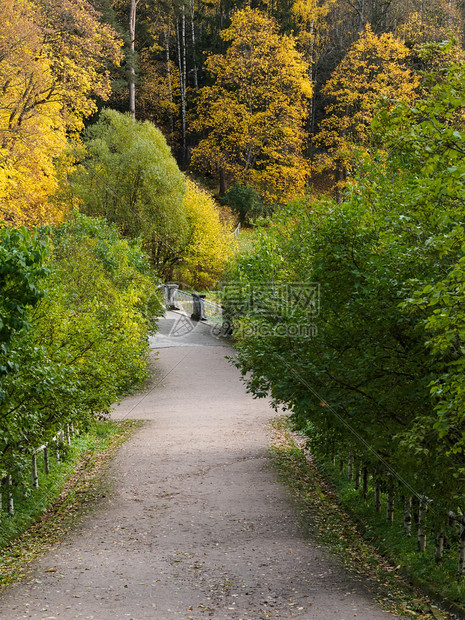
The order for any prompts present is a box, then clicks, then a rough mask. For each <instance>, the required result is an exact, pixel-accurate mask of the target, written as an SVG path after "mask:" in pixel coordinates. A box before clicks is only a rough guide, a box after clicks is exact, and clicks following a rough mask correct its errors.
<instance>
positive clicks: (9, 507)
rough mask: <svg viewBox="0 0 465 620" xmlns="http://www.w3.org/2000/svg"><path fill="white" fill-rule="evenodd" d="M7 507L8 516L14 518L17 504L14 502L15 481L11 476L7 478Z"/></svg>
mask: <svg viewBox="0 0 465 620" xmlns="http://www.w3.org/2000/svg"><path fill="white" fill-rule="evenodd" d="M5 488H6V506H7V510H8V514H9V515H10V517H13V516H14V514H15V503H14V500H13V480H12V478H11V476H7V477H6V484H5Z"/></svg>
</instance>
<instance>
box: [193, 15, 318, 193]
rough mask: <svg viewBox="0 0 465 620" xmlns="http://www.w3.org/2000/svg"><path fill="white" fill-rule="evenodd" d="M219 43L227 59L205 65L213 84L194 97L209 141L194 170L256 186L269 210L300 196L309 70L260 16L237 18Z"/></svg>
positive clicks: (200, 151) (214, 57) (200, 149)
mask: <svg viewBox="0 0 465 620" xmlns="http://www.w3.org/2000/svg"><path fill="white" fill-rule="evenodd" d="M222 38H223V40H224V41H225V42H226V43H228V44H229V45H228V48H227V50H226V52H225V53H224V54H215V55H212V56H210V57H208V58H207V60H206V63H205V66H206V69H207V71H208V72H209V73H210V75H211V77H212V78H213V80H214V83H213V85H212V86H205V87H204V88H203V89H202V90H201V92H200V95H199V97H200V98H199V105H198V108H197V113H198V118H197V120H196V122H195V127H196V128H197V129H198V130H199V131H201V132H202V133H205V134H206V135H205V137H204V138H203V139H201V140H200V142H199V144H198V146H197V147H196V148H195V149H194V151H193V154H192V163H193V165H194V166H196V167H198V168H200V169H202V170H204V171H207V172H211V173H218V174H220V175H222V176H223V177H226V179H228V180H234V181H241V182H244V183H248V184H250V185H252V186H254V187H256V188H257V189H258V190H259V192H260V193H261V195H262V196H263V198H264V200H265V202H267V203H270V202H271V203H272V202H276V201H285V200H287V199H289V198H290V197H292V196H295V195H299V194H301V193H302V192H303V189H304V187H305V182H306V174H307V165H306V162H305V159H304V158H303V156H302V149H303V141H304V132H303V128H304V120H305V116H306V98H308V97H310V96H311V92H312V87H311V84H310V81H309V79H308V74H307V72H308V68H307V66H306V64H305V62H304V61H303V59H302V57H301V55H300V54H299V52H298V51H297V49H296V46H295V42H294V40H293V39H292V38H291V37H289V36H284V35H280V34H279V33H278V27H277V24H276V23H275V22H274V20H272V19H270V18H269V17H267V16H266V15H264V14H263V13H261V12H260V11H257V10H254V9H244V10H242V11H237V12H236V13H235V14H234V16H233V18H232V22H231V25H230V26H229V28H228V29H226V30H225V31H224V32H222Z"/></svg>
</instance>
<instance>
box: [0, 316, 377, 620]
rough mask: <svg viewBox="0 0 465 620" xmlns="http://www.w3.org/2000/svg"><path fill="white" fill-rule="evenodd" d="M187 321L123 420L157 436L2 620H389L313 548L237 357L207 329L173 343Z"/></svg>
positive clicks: (25, 585)
mask: <svg viewBox="0 0 465 620" xmlns="http://www.w3.org/2000/svg"><path fill="white" fill-rule="evenodd" d="M179 320H182V321H184V323H185V320H184V319H180V315H178V314H176V313H168V317H167V318H166V319H164V320H163V321H162V322H161V323H162V329H161V333H160V334H159V335H157V336H156V337H155V338H154V339H153V342H152V347H153V349H154V351H158V360H156V361H155V363H154V367H155V368H156V372H155V374H154V378H153V382H152V386H151V387H150V388H149V389H148V390H147V391H146V392H144V393H138V394H135V395H133V396H131V397H129V398H126V399H125V400H124V401H123V403H122V404H121V405H120V406H119V407H118V408H116V410H115V412H114V417H116V418H125V417H130V418H134V419H144V420H147V423H146V424H145V425H144V426H143V427H142V428H141V429H139V430H138V431H137V432H136V434H135V435H134V436H133V437H132V438H131V439H130V440H129V441H128V442H127V443H126V444H124V446H123V447H122V448H121V449H120V450H119V451H118V453H117V457H116V458H115V459H114V462H113V464H112V466H111V471H110V473H109V474H108V475H109V476H110V478H111V479H112V480H113V485H112V491H111V493H109V494H108V496H107V497H103V498H102V499H101V500H100V501H99V502H98V504H97V505H96V507H95V509H94V510H93V511H92V512H91V513H90V514H88V515H86V516H85V518H84V520H83V522H82V523H81V524H80V525H78V526H77V527H76V530H75V531H74V532H73V533H72V534H71V535H70V536H69V537H68V539H67V540H66V541H65V542H64V543H62V544H60V545H59V546H57V547H56V548H55V549H53V550H51V551H50V552H49V553H48V554H47V555H46V556H44V557H43V558H41V559H40V560H39V561H37V562H36V563H35V565H34V568H33V570H32V572H31V573H29V575H28V577H27V579H26V580H25V581H23V582H22V583H19V584H15V585H13V586H11V587H10V588H8V589H7V590H6V591H4V592H3V593H2V594H1V596H0V618H1V619H2V620H16V619H19V618H34V619H36V620H39V619H40V618H44V619H55V618H59V619H66V620H71V619H74V618H93V619H96V620H119V619H126V618H131V619H133V620H171V619H172V620H177V619H181V618H183V619H185V618H193V619H195V620H198V619H202V618H214V619H217V620H222V619H231V620H241V619H243V620H252V619H256V620H259V619H264V618H301V619H302V618H303V619H305V618H318V619H322V620H323V619H330V618H331V619H335V620H349V619H352V618H357V620H382V619H383V618H384V619H386V618H388V617H389V616H388V614H386V613H384V612H383V611H381V610H380V608H379V607H378V606H377V605H376V603H375V601H374V600H373V597H372V596H371V595H370V593H369V592H366V591H364V588H363V585H362V584H359V583H358V582H357V581H355V580H354V578H353V577H351V576H350V575H349V574H348V573H347V572H346V571H345V570H344V569H343V568H342V567H341V566H340V565H339V564H338V562H337V561H336V560H335V559H333V558H332V557H331V556H330V555H329V553H327V552H326V551H325V550H323V549H321V548H319V547H318V546H317V545H316V544H315V543H314V542H312V541H311V540H308V539H307V538H306V537H305V536H304V535H303V532H302V530H301V528H300V526H299V522H298V517H297V516H296V515H295V512H294V509H293V506H292V502H291V500H290V498H289V496H288V494H287V491H286V490H285V489H284V488H283V487H282V486H281V485H280V483H279V482H277V480H276V474H275V473H274V471H273V468H272V467H270V462H269V458H270V457H269V456H268V453H267V446H268V436H267V425H268V422H269V420H270V418H272V417H273V415H274V413H273V411H272V410H271V409H270V408H269V406H268V405H267V403H266V402H264V401H257V400H254V399H252V398H251V397H250V396H249V395H248V394H246V391H245V387H244V386H243V384H242V383H241V382H240V380H239V373H238V371H237V370H236V369H235V368H234V367H233V366H232V365H231V364H230V363H229V362H228V361H227V360H226V359H225V356H226V355H233V351H232V349H230V348H229V347H228V346H227V345H226V344H225V343H224V342H223V341H221V340H217V339H215V338H214V337H212V336H211V335H210V333H209V328H208V327H207V326H206V325H203V324H199V325H198V326H197V327H196V328H195V330H193V331H192V332H191V333H189V334H187V335H185V336H179V335H178V336H176V337H173V336H170V335H169V334H170V332H171V331H172V328H173V327H174V328H175V331H176V332H177V333H178V334H179V332H182V331H183V330H184V328H185V327H186V325H187V323H185V325H181V324H180V323H179ZM180 327H182V329H180ZM50 569H52V570H53V571H54V572H48V571H49V570H50ZM55 569H56V570H55ZM373 596H374V595H373Z"/></svg>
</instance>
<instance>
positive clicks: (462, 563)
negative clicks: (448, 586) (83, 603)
mask: <svg viewBox="0 0 465 620" xmlns="http://www.w3.org/2000/svg"><path fill="white" fill-rule="evenodd" d="M464 572H465V524H464V523H461V524H460V538H459V561H458V564H457V580H458V581H461V580H462V578H463V574H464Z"/></svg>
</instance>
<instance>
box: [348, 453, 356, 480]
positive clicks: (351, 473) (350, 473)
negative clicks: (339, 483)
mask: <svg viewBox="0 0 465 620" xmlns="http://www.w3.org/2000/svg"><path fill="white" fill-rule="evenodd" d="M353 478H354V457H353V455H352V453H350V454H349V460H348V462H347V480H350V481H352V480H353Z"/></svg>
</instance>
